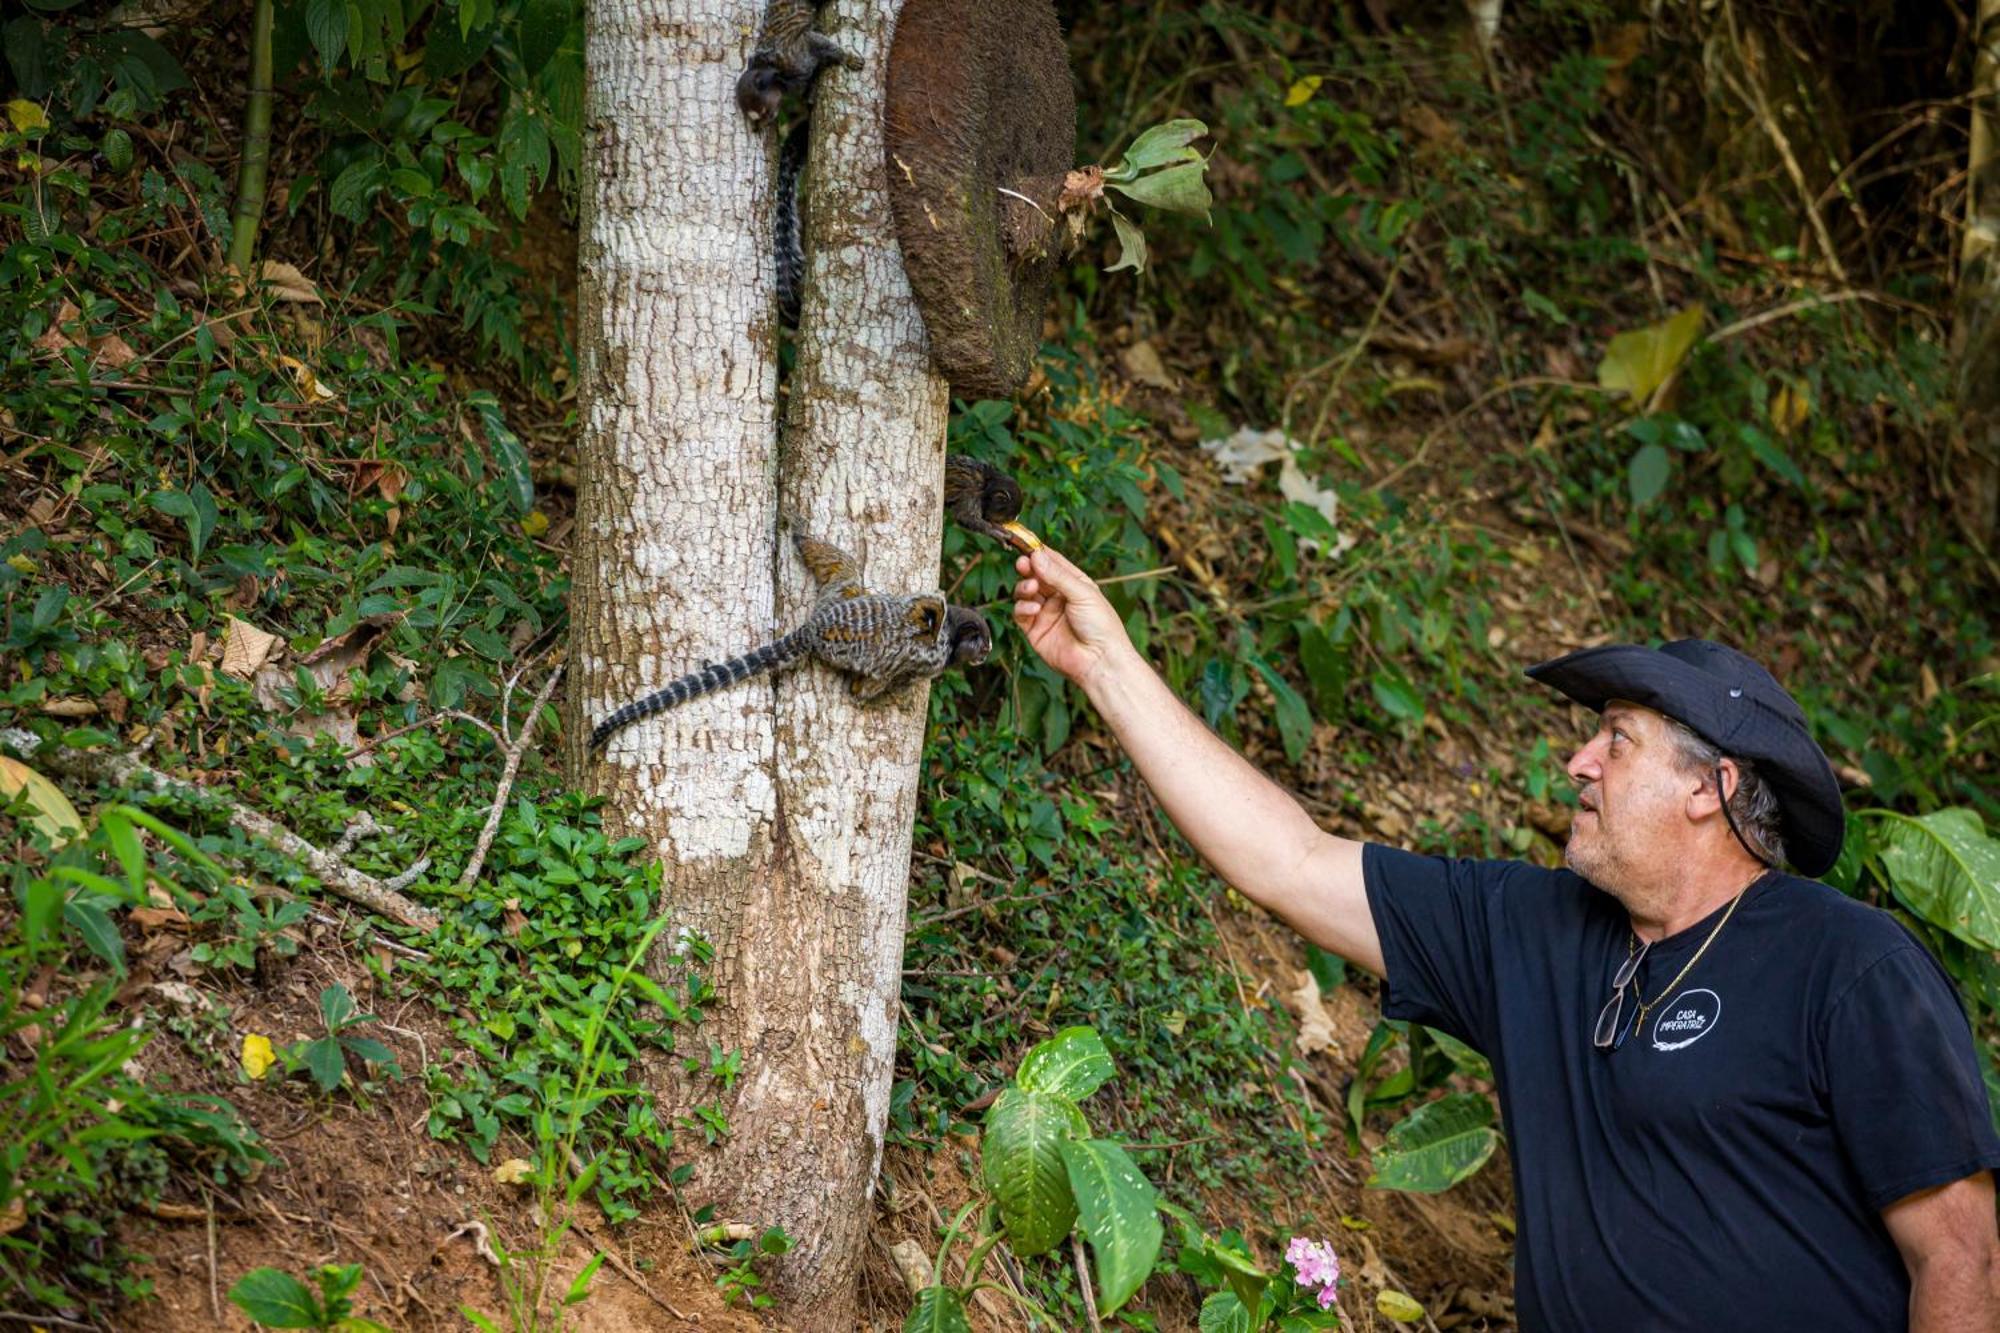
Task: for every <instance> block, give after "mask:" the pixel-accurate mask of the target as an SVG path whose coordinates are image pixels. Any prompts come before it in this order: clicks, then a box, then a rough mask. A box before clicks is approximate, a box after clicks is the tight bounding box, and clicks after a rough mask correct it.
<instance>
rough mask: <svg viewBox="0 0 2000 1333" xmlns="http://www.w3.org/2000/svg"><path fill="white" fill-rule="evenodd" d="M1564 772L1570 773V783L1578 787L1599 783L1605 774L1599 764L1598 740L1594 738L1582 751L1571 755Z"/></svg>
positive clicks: (1564, 766)
mask: <svg viewBox="0 0 2000 1333" xmlns="http://www.w3.org/2000/svg"><path fill="white" fill-rule="evenodd" d="M1563 771H1564V772H1566V773H1568V774H1569V778H1570V781H1571V782H1574V783H1576V784H1577V785H1578V786H1582V785H1583V784H1584V783H1586V782H1595V781H1597V779H1598V778H1599V777H1600V776H1602V774H1603V769H1602V768H1601V767H1600V766H1599V764H1598V754H1597V739H1596V738H1595V737H1592V738H1591V739H1590V740H1589V741H1588V742H1586V743H1585V745H1584V746H1583V748H1582V749H1580V750H1578V751H1577V752H1576V753H1575V754H1573V755H1571V756H1570V757H1569V762H1568V763H1567V764H1564V765H1563Z"/></svg>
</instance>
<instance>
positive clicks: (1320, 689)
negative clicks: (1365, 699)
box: [1298, 511, 1348, 721]
mask: <svg viewBox="0 0 2000 1333" xmlns="http://www.w3.org/2000/svg"><path fill="white" fill-rule="evenodd" d="M1315 512H1317V511H1315ZM1298 634H1299V666H1300V667H1301V668H1303V669H1304V671H1305V673H1306V679H1307V680H1308V681H1309V682H1311V684H1312V688H1313V702H1314V703H1316V704H1318V705H1319V715H1320V716H1321V717H1323V718H1326V719H1328V720H1329V721H1332V720H1337V719H1339V718H1341V717H1342V716H1344V715H1345V713H1346V695H1347V683H1348V667H1347V659H1346V658H1345V657H1344V656H1342V655H1341V652H1340V650H1339V649H1338V648H1336V647H1334V646H1333V640H1332V639H1330V638H1328V637H1327V633H1326V631H1325V630H1324V629H1321V628H1320V627H1319V626H1318V625H1314V624H1311V623H1302V624H1301V625H1300V626H1299V630H1298Z"/></svg>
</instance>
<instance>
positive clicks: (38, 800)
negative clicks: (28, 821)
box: [0, 755, 83, 847]
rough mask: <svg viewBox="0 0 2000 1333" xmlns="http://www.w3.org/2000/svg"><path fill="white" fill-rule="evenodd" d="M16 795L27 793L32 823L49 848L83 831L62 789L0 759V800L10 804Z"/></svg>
mask: <svg viewBox="0 0 2000 1333" xmlns="http://www.w3.org/2000/svg"><path fill="white" fill-rule="evenodd" d="M19 791H25V792H27V794H28V804H29V805H30V806H31V807H33V809H34V811H35V813H34V815H33V817H32V822H33V823H34V825H35V827H36V828H38V829H40V830H41V831H42V832H43V833H45V834H47V835H48V839H49V843H50V845H52V846H56V847H60V846H62V845H63V844H64V843H66V842H68V841H69V840H70V839H71V838H73V837H75V836H76V835H77V834H78V833H81V832H82V831H83V820H82V819H80V818H78V817H77V813H76V807H75V806H73V805H71V804H70V803H69V797H67V796H65V795H63V794H62V788H60V787H58V786H56V784H55V783H53V782H50V781H49V780H48V779H47V778H45V777H43V776H42V775H41V774H40V773H37V772H36V771H35V770H34V769H32V768H29V767H28V766H27V765H26V764H24V763H22V762H21V761H20V760H18V759H9V758H8V757H7V756H5V755H0V797H5V798H6V799H8V800H12V799H13V798H14V793H16V792H19Z"/></svg>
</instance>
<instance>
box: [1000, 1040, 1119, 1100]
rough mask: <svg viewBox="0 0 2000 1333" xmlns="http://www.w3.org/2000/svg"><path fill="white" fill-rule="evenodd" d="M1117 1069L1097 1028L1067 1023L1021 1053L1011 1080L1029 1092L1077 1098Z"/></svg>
mask: <svg viewBox="0 0 2000 1333" xmlns="http://www.w3.org/2000/svg"><path fill="white" fill-rule="evenodd" d="M1117 1072H1118V1067H1117V1066H1116V1065H1114V1064H1112V1063H1111V1052H1109V1051H1107V1050H1105V1049H1104V1039H1103V1038H1102V1037H1100V1036H1098V1035H1097V1029H1095V1028H1089V1027H1069V1028H1064V1029H1063V1030H1062V1031H1061V1032H1058V1033H1056V1035H1055V1036H1053V1037H1050V1038H1049V1039H1048V1040H1047V1041H1045V1042H1041V1043H1039V1044H1037V1045H1036V1046H1035V1047H1034V1049H1032V1050H1030V1051H1029V1052H1028V1053H1027V1054H1026V1055H1024V1056H1022V1057H1021V1067H1020V1069H1019V1070H1017V1071H1016V1072H1015V1074H1014V1081H1015V1082H1016V1083H1018V1084H1019V1085H1020V1086H1021V1087H1022V1088H1024V1089H1026V1090H1027V1091H1029V1092H1046V1093H1050V1094H1052V1095H1054V1096H1057V1097H1066V1098H1068V1099H1069V1100H1070V1101H1072V1102H1080V1101H1082V1100H1083V1099H1084V1098H1086V1097H1088V1096H1090V1094H1091V1093H1093V1092H1096V1091H1097V1090H1098V1088H1100V1087H1102V1086H1103V1085H1104V1080H1106V1079H1108V1078H1110V1077H1111V1076H1112V1075H1113V1074H1115V1073H1117Z"/></svg>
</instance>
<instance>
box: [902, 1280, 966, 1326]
mask: <svg viewBox="0 0 2000 1333" xmlns="http://www.w3.org/2000/svg"><path fill="white" fill-rule="evenodd" d="M903 1333H972V1321H971V1320H970V1319H968V1318H967V1317H966V1314H965V1298H964V1297H962V1296H960V1295H959V1294H958V1293H957V1292H955V1291H953V1290H952V1289H951V1288H950V1287H925V1288H924V1289H923V1290H922V1291H920V1292H918V1293H917V1303H916V1304H915V1305H913V1306H911V1307H910V1317H909V1318H908V1319H905V1320H904V1321H903Z"/></svg>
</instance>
